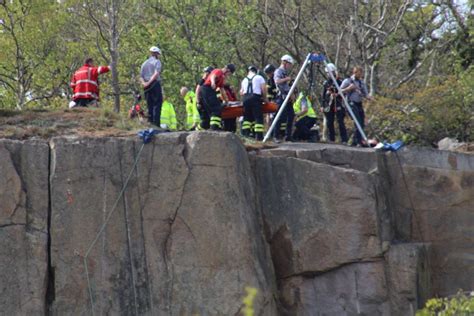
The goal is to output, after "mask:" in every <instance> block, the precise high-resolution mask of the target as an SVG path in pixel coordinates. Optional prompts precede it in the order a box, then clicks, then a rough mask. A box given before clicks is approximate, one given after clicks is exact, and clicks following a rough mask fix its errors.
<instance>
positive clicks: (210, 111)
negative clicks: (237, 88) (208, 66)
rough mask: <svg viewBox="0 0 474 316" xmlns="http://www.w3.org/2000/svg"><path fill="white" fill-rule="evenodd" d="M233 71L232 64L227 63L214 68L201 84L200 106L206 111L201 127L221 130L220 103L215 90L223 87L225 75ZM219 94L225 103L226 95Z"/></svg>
mask: <svg viewBox="0 0 474 316" xmlns="http://www.w3.org/2000/svg"><path fill="white" fill-rule="evenodd" d="M234 72H235V66H234V64H228V65H226V66H225V67H224V68H222V69H214V70H213V71H212V72H211V73H210V74H209V76H208V77H207V78H206V80H205V81H204V84H203V85H202V86H201V88H200V92H199V93H200V96H202V106H203V107H204V111H206V113H207V115H206V116H205V117H203V118H202V120H201V125H200V126H201V127H202V128H203V129H208V128H209V127H210V128H211V130H222V118H221V115H222V103H221V101H219V99H218V98H217V90H218V89H219V88H223V87H224V84H225V79H226V77H227V76H230V75H231V74H233V73H234ZM221 96H222V99H223V101H224V104H227V103H228V99H227V95H226V94H225V93H222V94H221ZM208 118H210V122H209V121H208Z"/></svg>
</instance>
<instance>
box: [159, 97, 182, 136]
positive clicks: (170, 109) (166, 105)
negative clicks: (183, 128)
mask: <svg viewBox="0 0 474 316" xmlns="http://www.w3.org/2000/svg"><path fill="white" fill-rule="evenodd" d="M160 123H161V124H160V126H161V128H164V129H168V130H170V131H176V130H177V129H178V122H177V121H176V112H175V111H174V106H173V104H171V103H170V102H169V101H168V100H165V101H163V105H162V106H161V117H160Z"/></svg>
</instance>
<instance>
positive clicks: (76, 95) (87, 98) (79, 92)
mask: <svg viewBox="0 0 474 316" xmlns="http://www.w3.org/2000/svg"><path fill="white" fill-rule="evenodd" d="M109 71H110V66H99V67H94V60H93V59H92V58H86V60H85V62H84V65H83V66H82V67H81V68H79V69H78V70H77V71H76V72H75V73H74V74H73V75H72V78H71V84H70V86H71V88H72V89H73V96H72V99H73V101H74V104H73V105H72V106H71V107H73V106H85V107H87V106H89V105H93V106H97V105H98V104H97V102H98V101H99V81H98V77H99V75H101V74H104V73H107V72H109Z"/></svg>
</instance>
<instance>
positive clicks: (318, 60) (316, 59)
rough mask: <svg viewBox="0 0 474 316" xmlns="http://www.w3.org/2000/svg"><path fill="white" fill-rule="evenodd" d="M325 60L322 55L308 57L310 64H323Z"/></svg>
mask: <svg viewBox="0 0 474 316" xmlns="http://www.w3.org/2000/svg"><path fill="white" fill-rule="evenodd" d="M325 60H326V57H325V56H324V55H323V54H318V53H311V54H310V56H309V61H310V62H312V63H323V62H324V61H325Z"/></svg>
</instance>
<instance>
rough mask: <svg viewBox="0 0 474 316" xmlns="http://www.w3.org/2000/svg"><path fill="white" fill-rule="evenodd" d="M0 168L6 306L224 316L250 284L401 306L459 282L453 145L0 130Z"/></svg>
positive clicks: (237, 306) (373, 311)
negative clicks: (253, 146)
mask: <svg viewBox="0 0 474 316" xmlns="http://www.w3.org/2000/svg"><path fill="white" fill-rule="evenodd" d="M137 157H138V158H137ZM136 158H137V159H136ZM0 174H1V175H2V176H1V177H0V236H1V237H2V238H1V239H0V240H1V241H0V242H1V247H0V249H1V250H0V252H1V254H0V271H1V272H0V284H1V287H0V292H1V295H0V306H2V310H3V311H5V313H6V314H53V315H63V314H80V315H81V314H83V315H89V314H124V315H125V314H126V315H129V314H132V315H133V314H136V315H142V314H143V315H191V314H199V315H238V314H239V312H240V311H241V310H242V309H243V306H244V305H243V303H242V299H243V297H244V296H245V287H254V288H257V289H258V294H257V296H256V299H255V301H254V308H255V312H256V314H258V315H277V314H280V315H353V314H365V315H409V314H412V313H413V312H414V311H415V310H416V309H417V308H418V307H419V306H420V305H421V304H422V303H423V302H424V300H426V298H427V297H430V296H433V295H435V294H438V295H447V294H451V293H453V292H455V291H456V290H457V289H458V288H463V289H466V290H467V289H470V287H471V286H472V284H474V277H473V276H474V273H473V272H474V271H473V270H472V269H473V268H472V267H474V260H473V259H472V253H473V248H474V243H473V241H474V236H472V227H474V183H473V179H474V156H472V155H468V154H459V153H456V154H454V153H451V152H443V151H434V150H425V149H417V148H405V149H403V150H401V151H399V152H398V153H396V154H395V153H377V152H374V151H372V150H367V149H353V148H349V147H344V146H336V145H322V144H312V145H309V144H290V145H284V146H280V147H279V148H277V149H272V150H262V151H259V152H251V153H247V152H246V151H245V148H244V147H243V146H242V144H241V143H240V141H239V140H238V138H236V137H235V136H234V135H232V134H227V133H189V134H188V133H171V134H166V135H158V136H157V137H156V138H155V139H154V141H153V142H152V143H150V144H147V145H144V146H143V145H142V143H141V141H139V140H135V139H119V138H103V139H97V138H96V139H93V138H90V139H85V138H54V139H53V140H51V141H50V142H42V141H25V142H17V141H9V140H1V141H0ZM125 185H126V187H125V189H124V186H125ZM122 193H123V194H122Z"/></svg>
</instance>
